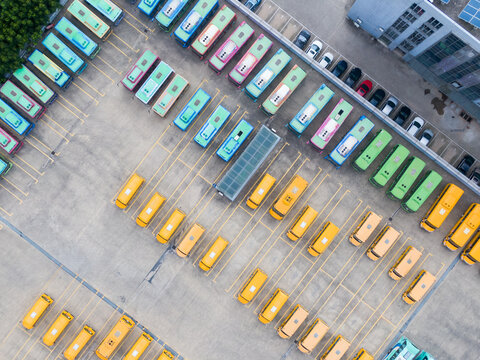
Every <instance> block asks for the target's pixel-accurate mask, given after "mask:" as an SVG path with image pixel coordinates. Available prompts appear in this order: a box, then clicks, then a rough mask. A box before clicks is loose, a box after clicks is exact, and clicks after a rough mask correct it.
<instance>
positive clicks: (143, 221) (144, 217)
mask: <svg viewBox="0 0 480 360" xmlns="http://www.w3.org/2000/svg"><path fill="white" fill-rule="evenodd" d="M164 202H165V197H163V196H162V195H160V194H159V193H158V192H156V193H155V194H153V196H152V197H151V199H150V200H149V201H148V203H147V205H145V207H144V208H143V210H142V211H141V212H140V214H138V217H137V224H138V225H139V226H141V227H145V226H147V225H148V223H149V222H150V221H151V220H152V219H153V217H154V216H155V214H156V213H157V211H158V210H159V209H160V207H161V206H162V205H163V203H164Z"/></svg>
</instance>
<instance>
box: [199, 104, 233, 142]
mask: <svg viewBox="0 0 480 360" xmlns="http://www.w3.org/2000/svg"><path fill="white" fill-rule="evenodd" d="M230 115H231V113H230V111H228V110H227V109H225V108H224V107H223V106H222V105H218V106H217V108H216V109H215V110H214V111H213V113H212V114H211V115H210V116H209V117H208V119H207V121H206V122H205V124H203V126H202V128H201V129H200V130H199V131H198V133H197V135H195V137H194V138H193V140H195V142H196V143H197V144H198V145H200V146H201V147H204V148H205V147H207V145H208V144H210V142H211V141H212V140H213V137H214V136H215V134H216V133H217V132H218V131H219V130H220V128H221V127H222V126H223V124H225V123H226V122H227V120H228V119H229V118H230Z"/></svg>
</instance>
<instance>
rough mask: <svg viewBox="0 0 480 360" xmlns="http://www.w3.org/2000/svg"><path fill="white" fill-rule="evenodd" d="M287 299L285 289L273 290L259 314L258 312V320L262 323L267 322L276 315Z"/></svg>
mask: <svg viewBox="0 0 480 360" xmlns="http://www.w3.org/2000/svg"><path fill="white" fill-rule="evenodd" d="M287 300H288V294H287V293H286V292H285V291H283V290H282V289H277V290H275V292H274V293H273V295H272V297H271V298H270V299H269V300H268V301H267V303H266V304H265V306H264V307H263V309H262V311H260V314H258V320H260V322H261V323H263V324H268V323H269V322H270V321H272V320H273V319H274V318H275V316H277V314H278V312H279V311H280V310H281V309H282V307H283V305H285V303H286V302H287Z"/></svg>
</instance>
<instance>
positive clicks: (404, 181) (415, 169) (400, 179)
mask: <svg viewBox="0 0 480 360" xmlns="http://www.w3.org/2000/svg"><path fill="white" fill-rule="evenodd" d="M424 167H425V161H423V160H422V159H420V158H418V157H416V156H412V157H411V158H410V160H409V161H408V162H407V163H406V164H405V165H404V167H403V168H402V170H401V171H400V173H399V174H398V175H397V177H396V178H395V181H394V182H393V183H392V185H390V188H389V189H388V191H387V196H389V197H390V198H391V199H398V200H402V199H403V198H404V197H405V195H406V193H407V191H408V190H409V189H410V188H411V187H412V185H413V183H414V182H415V180H417V178H418V177H419V176H420V173H421V172H422V170H423V168H424Z"/></svg>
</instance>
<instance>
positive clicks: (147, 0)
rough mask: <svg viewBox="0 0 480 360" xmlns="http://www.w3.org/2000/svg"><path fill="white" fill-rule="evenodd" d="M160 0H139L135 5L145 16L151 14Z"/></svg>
mask: <svg viewBox="0 0 480 360" xmlns="http://www.w3.org/2000/svg"><path fill="white" fill-rule="evenodd" d="M161 1H162V0H140V2H139V3H138V5H137V7H138V8H139V9H140V11H141V12H143V13H144V14H145V15H147V16H151V15H152V13H153V12H154V11H155V9H156V8H157V6H158V4H160V2H161Z"/></svg>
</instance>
